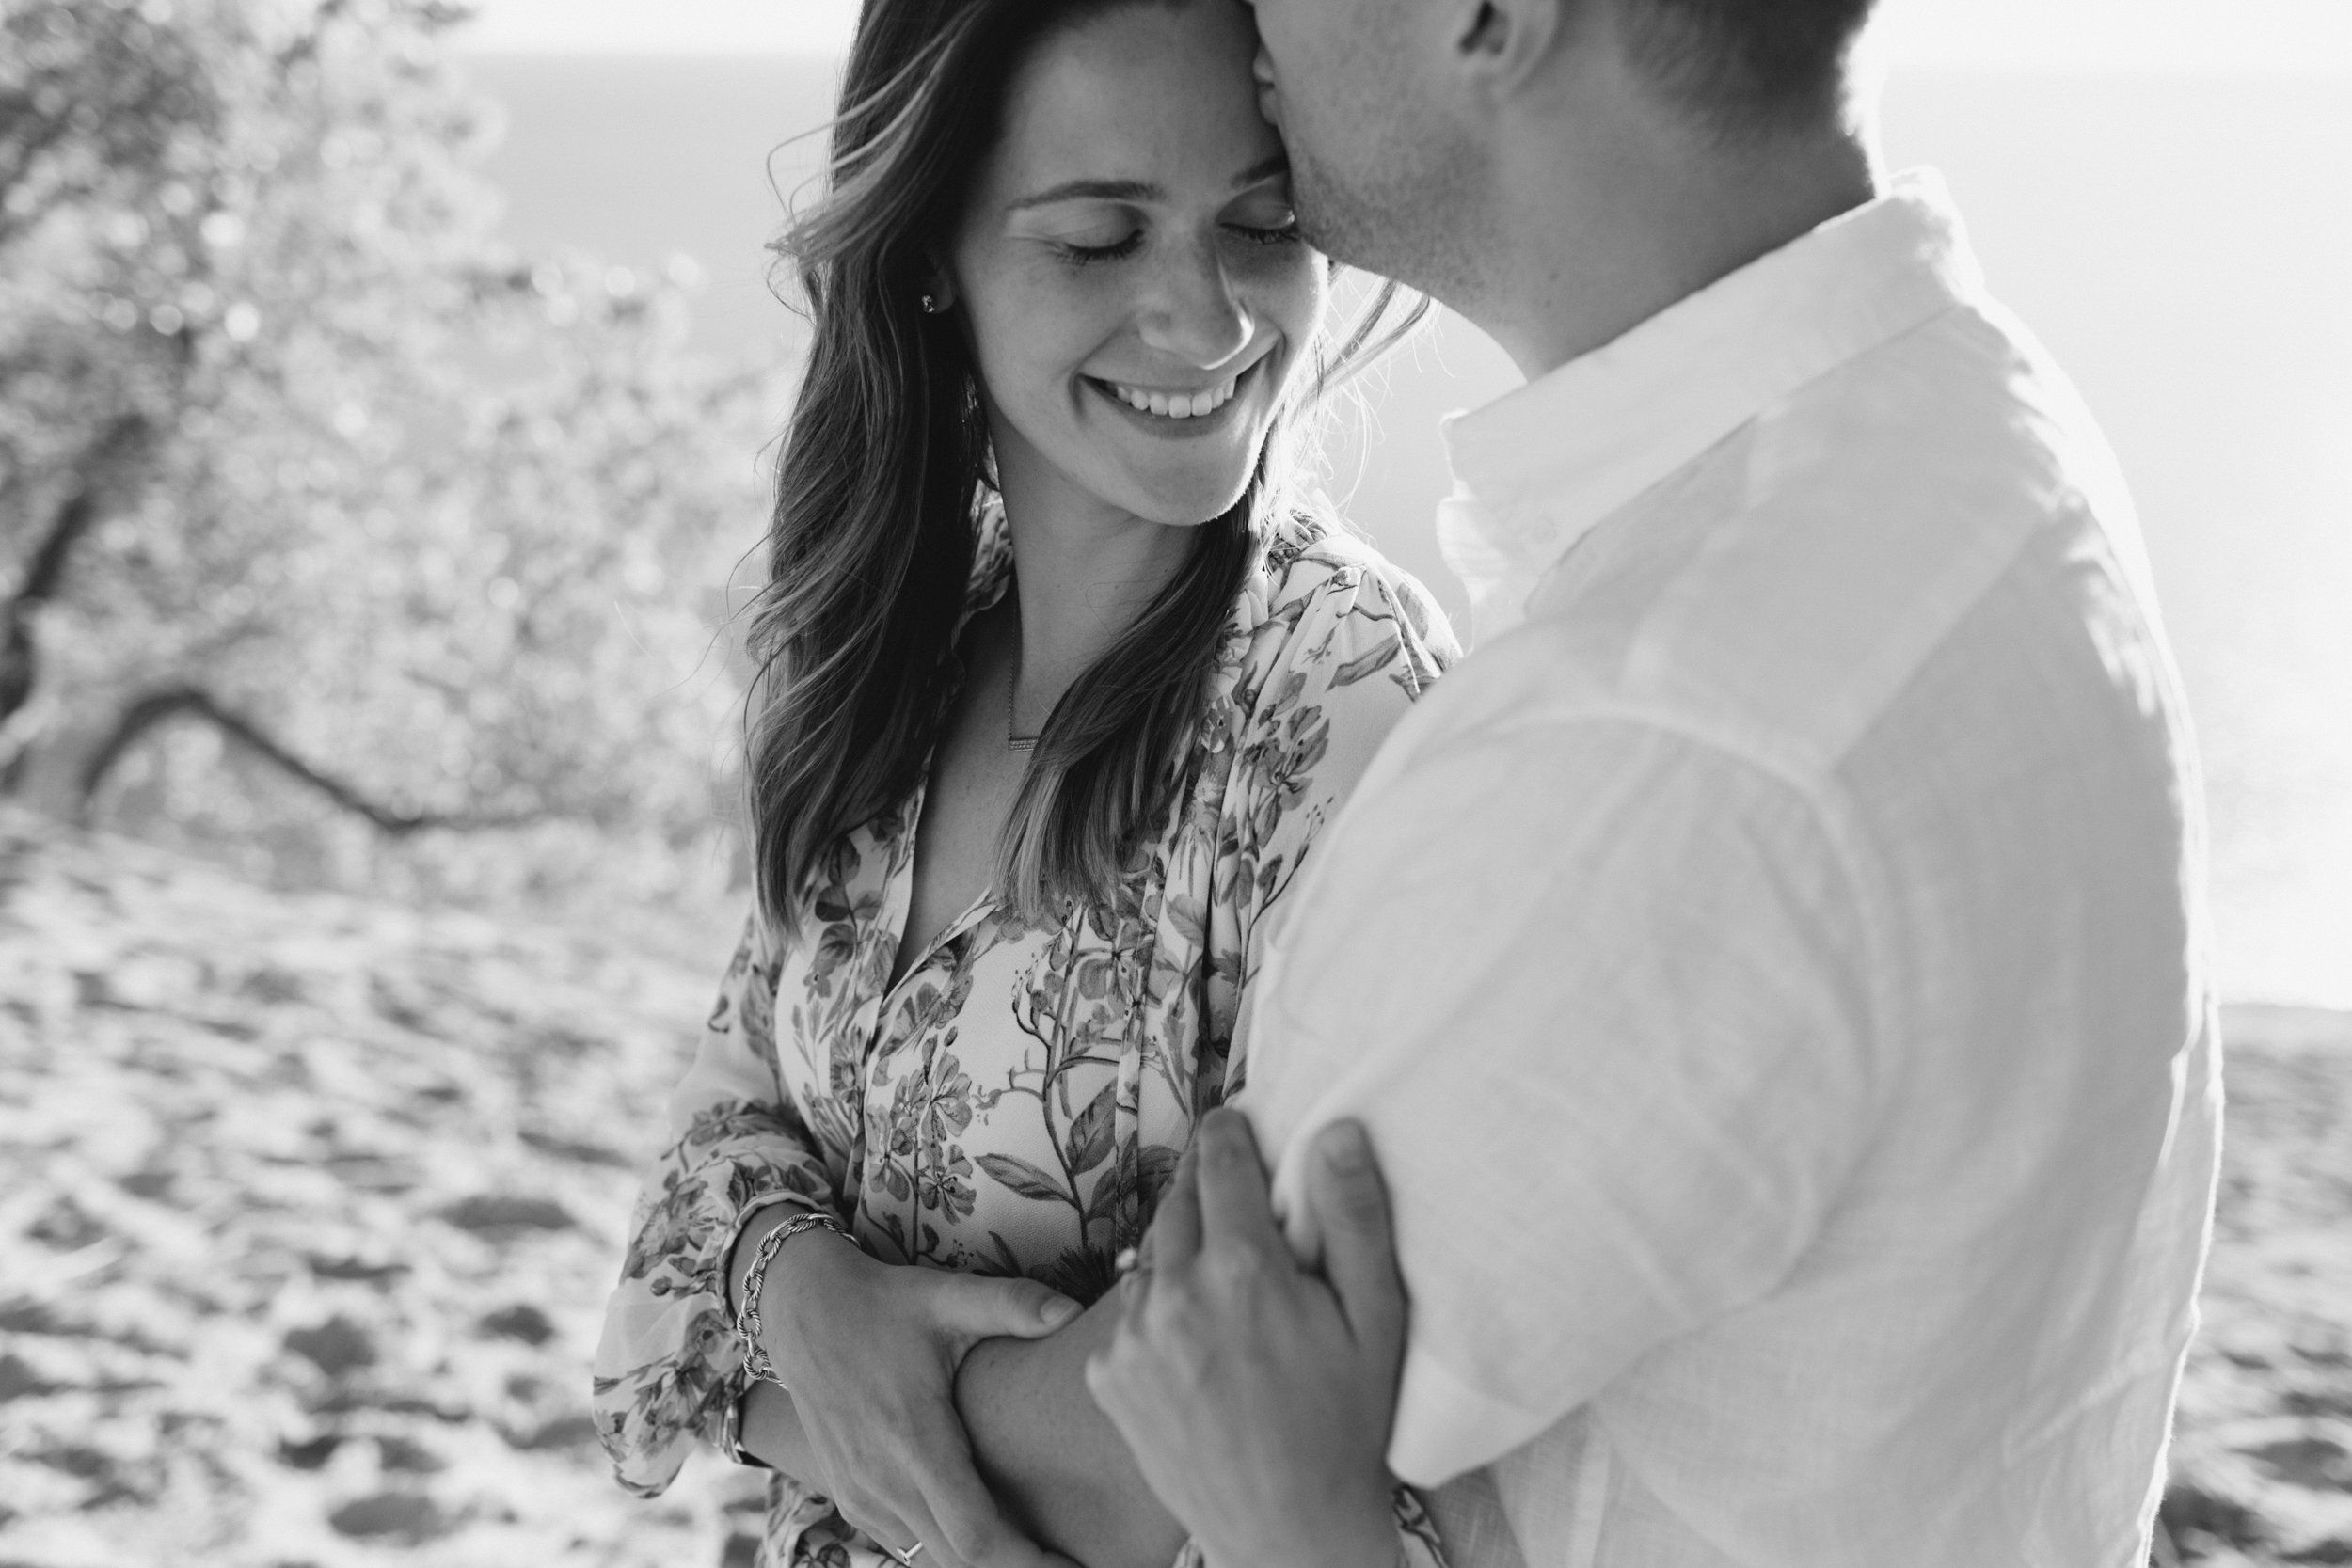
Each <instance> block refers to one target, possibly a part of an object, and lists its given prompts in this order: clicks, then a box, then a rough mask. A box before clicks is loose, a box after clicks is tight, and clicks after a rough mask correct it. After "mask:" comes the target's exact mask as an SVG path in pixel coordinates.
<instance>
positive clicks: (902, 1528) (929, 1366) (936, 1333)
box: [737, 1215, 1079, 1568]
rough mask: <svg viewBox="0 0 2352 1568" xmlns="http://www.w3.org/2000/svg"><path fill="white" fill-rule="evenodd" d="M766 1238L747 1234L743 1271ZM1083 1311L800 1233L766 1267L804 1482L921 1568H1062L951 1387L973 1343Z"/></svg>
mask: <svg viewBox="0 0 2352 1568" xmlns="http://www.w3.org/2000/svg"><path fill="white" fill-rule="evenodd" d="M783 1217H784V1216H781V1215H780V1216H779V1220H778V1223H781V1221H782V1218H783ZM765 1229H766V1227H757V1226H755V1227H746V1230H745V1235H744V1237H743V1240H742V1242H741V1243H739V1244H738V1247H737V1251H738V1254H739V1261H738V1264H737V1267H738V1268H741V1267H742V1266H743V1263H742V1261H741V1260H742V1259H748V1258H749V1257H750V1256H751V1254H752V1252H753V1251H754V1249H755V1247H756V1246H757V1244H758V1240H759V1237H760V1236H761V1235H763V1234H764V1233H765ZM1078 1312H1079V1307H1078V1304H1077V1303H1076V1302H1074V1301H1072V1300H1070V1299H1069V1298H1068V1297H1066V1296H1061V1295H1057V1294H1056V1293H1055V1292H1054V1291H1051V1290H1049V1289H1047V1288H1046V1287H1045V1286H1043V1285H1041V1284H1038V1283H1036V1282H1035V1281H1033V1280H1026V1279H984V1278H980V1277H978V1276H977V1275H962V1274H951V1273H947V1272H945V1271H942V1270H938V1269H925V1268H914V1267H901V1266H894V1265H891V1264H886V1263H878V1262H876V1261H874V1260H873V1259H870V1258H868V1257H866V1254H865V1253H864V1252H862V1251H860V1250H859V1249H858V1248H857V1247H856V1246H855V1245H854V1244H852V1243H850V1242H849V1241H847V1240H845V1239H843V1238H842V1237H839V1236H836V1235H834V1233H832V1232H831V1231H826V1230H811V1231H804V1232H803V1233H802V1234H800V1235H797V1236H794V1237H793V1238H792V1239H791V1240H790V1241H787V1243H785V1244H784V1246H783V1247H782V1249H781V1250H780V1251H779V1253H778V1255H777V1257H776V1259H775V1261H774V1262H772V1263H771V1265H770V1266H769V1270H768V1277H767V1282H766V1289H765V1290H764V1291H762V1292H761V1295H760V1322H761V1329H762V1333H761V1338H762V1341H763V1343H764V1344H765V1345H766V1347H767V1350H768V1354H769V1355H770V1356H771V1358H772V1359H773V1360H774V1362H775V1365H776V1371H777V1375H778V1376H779V1378H780V1379H781V1380H782V1382H783V1384H784V1386H785V1387H786V1388H787V1389H789V1390H791V1394H792V1406H793V1410H794V1413H795V1414H796V1415H797V1417H798V1418H799V1421H800V1425H801V1429H802V1432H803V1434H804V1436H805V1438H806V1443H807V1453H808V1455H809V1459H808V1466H809V1468H810V1469H812V1470H813V1471H814V1472H815V1473H813V1474H806V1475H803V1474H799V1473H797V1472H796V1473H795V1479H796V1480H799V1481H805V1482H807V1483H808V1484H809V1485H811V1486H813V1487H815V1488H817V1489H818V1491H821V1492H822V1493H824V1495H825V1496H826V1497H830V1498H832V1499H833V1503H834V1507H836V1508H838V1509H839V1510H840V1511H841V1514H842V1517H844V1518H846V1519H848V1520H849V1521H850V1523H851V1524H853V1525H855V1526H856V1527H857V1528H860V1529H862V1530H864V1531H865V1532H866V1534H868V1535H870V1536H872V1537H873V1538H874V1539H875V1540H877V1541H879V1542H881V1543H882V1544H883V1545H885V1546H887V1547H889V1548H890V1549H891V1550H893V1551H896V1552H905V1551H909V1550H911V1549H912V1548H913V1547H914V1545H915V1544H917V1543H918V1542H919V1543H921V1544H922V1547H923V1554H922V1557H921V1558H920V1559H919V1561H920V1562H921V1563H922V1564H923V1568H1045V1565H1047V1564H1053V1563H1059V1562H1061V1561H1062V1560H1060V1559H1057V1558H1054V1557H1051V1556H1049V1555H1048V1554H1046V1553H1045V1552H1043V1551H1041V1550H1040V1549H1039V1547H1038V1546H1037V1545H1036V1544H1033V1543H1032V1542H1030V1541H1028V1540H1027V1539H1025V1537H1023V1536H1022V1535H1021V1533H1020V1532H1019V1531H1018V1530H1016V1529H1014V1528H1012V1527H1011V1526H1009V1525H1008V1524H1007V1523H1006V1522H1005V1520H1004V1517H1003V1515H1002V1514H1001V1513H1000V1512H999V1511H998V1509H997V1507H996V1503H995V1500H994V1499H993V1497H990V1496H989V1492H988V1488H987V1487H986V1486H985V1485H983V1484H982V1483H981V1481H980V1479H979V1476H978V1474H977V1471H976V1470H975V1469H974V1468H973V1464H972V1450H971V1446H970V1444H969V1443H968V1442H967V1441H966V1439H965V1437H964V1432H963V1423H962V1421H961V1418H959V1417H958V1416H957V1414H956V1406H955V1400H954V1388H955V1376H956V1368H957V1366H958V1365H959V1364H960V1363H961V1361H962V1360H963V1355H964V1353H965V1352H966V1351H968V1350H970V1349H971V1348H972V1346H973V1345H974V1343H976V1342H977V1341H978V1340H981V1339H986V1338H996V1337H999V1336H1010V1337H1014V1338H1038V1337H1040V1336H1042V1335H1047V1334H1051V1333H1052V1332H1054V1330H1056V1329H1057V1328H1059V1327H1061V1326H1062V1325H1063V1324H1064V1323H1068V1322H1070V1321H1071V1320H1072V1319H1073V1318H1075V1317H1076V1316H1077V1315H1078Z"/></svg>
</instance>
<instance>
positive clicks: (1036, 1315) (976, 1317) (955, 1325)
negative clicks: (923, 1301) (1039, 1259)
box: [931, 1274, 1086, 1341]
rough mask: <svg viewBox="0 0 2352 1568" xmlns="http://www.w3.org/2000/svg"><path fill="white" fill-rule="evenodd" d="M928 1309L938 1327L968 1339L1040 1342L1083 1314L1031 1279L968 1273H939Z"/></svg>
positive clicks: (1068, 1302) (1075, 1304) (1077, 1308)
mask: <svg viewBox="0 0 2352 1568" xmlns="http://www.w3.org/2000/svg"><path fill="white" fill-rule="evenodd" d="M931 1309H932V1312H933V1314H934V1316H935V1318H936V1320H937V1322H938V1323H939V1325H940V1326H941V1327H942V1328H944V1329H946V1331H947V1332H948V1333H949V1334H950V1335H953V1336H955V1337H957V1338H961V1339H965V1340H969V1341H977V1340H980V1339H995V1338H1006V1337H1010V1338H1017V1339H1035V1338H1042V1337H1043V1336H1045V1335H1048V1334H1051V1333H1053V1332H1054V1331H1055V1330H1056V1329H1057V1328H1059V1327H1061V1326H1062V1325H1063V1324H1065V1323H1069V1322H1071V1321H1072V1320H1073V1319H1074V1318H1076V1317H1077V1316H1078V1314H1079V1313H1080V1312H1082V1311H1084V1310H1086V1309H1085V1308H1084V1307H1080V1306H1079V1305H1078V1304H1077V1303H1076V1302H1074V1301H1073V1300H1071V1299H1070V1298H1069V1297H1068V1296H1065V1295H1063V1294H1061V1293H1060V1292H1059V1291H1056V1290H1054V1289H1053V1288H1052V1287H1051V1286H1048V1285H1041V1284H1039V1283H1038V1282H1037V1281H1036V1280H1034V1279H983V1278H981V1277H979V1276H978V1275H968V1274H954V1275H942V1276H941V1278H940V1281H939V1292H938V1294H937V1295H936V1296H935V1297H934V1298H933V1299H932V1304H931Z"/></svg>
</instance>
